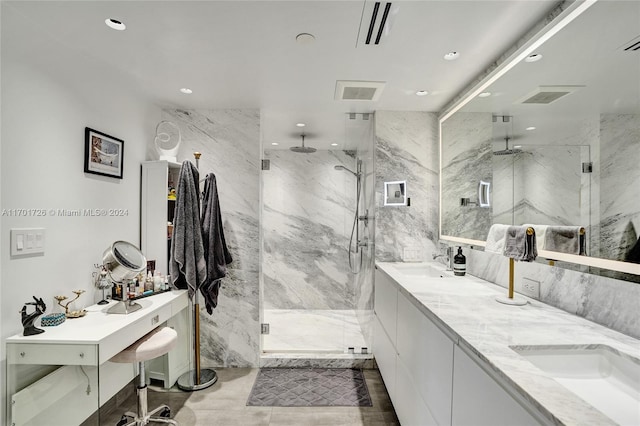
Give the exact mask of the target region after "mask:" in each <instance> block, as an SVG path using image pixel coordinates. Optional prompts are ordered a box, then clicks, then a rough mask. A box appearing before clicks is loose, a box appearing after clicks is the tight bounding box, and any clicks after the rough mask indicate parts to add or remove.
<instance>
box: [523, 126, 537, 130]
mask: <svg viewBox="0 0 640 426" xmlns="http://www.w3.org/2000/svg"><path fill="white" fill-rule="evenodd" d="M535 129H536V128H535V126H529V127H527V128H526V129H525V130H535Z"/></svg>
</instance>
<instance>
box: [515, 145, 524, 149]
mask: <svg viewBox="0 0 640 426" xmlns="http://www.w3.org/2000/svg"><path fill="white" fill-rule="evenodd" d="M513 147H514V148H516V149H518V148H522V145H514V146H513Z"/></svg>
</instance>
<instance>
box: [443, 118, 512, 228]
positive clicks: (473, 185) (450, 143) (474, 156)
mask: <svg viewBox="0 0 640 426" xmlns="http://www.w3.org/2000/svg"><path fill="white" fill-rule="evenodd" d="M442 133H443V140H446V147H444V148H443V152H442V193H443V194H444V196H443V198H442V233H443V234H444V235H451V236H456V237H465V238H472V239H478V240H483V239H485V237H486V235H487V233H488V232H489V227H490V226H491V223H492V218H493V215H494V213H493V212H494V211H496V208H495V206H496V205H497V206H498V209H497V211H506V210H507V209H506V205H507V204H508V202H509V201H510V200H506V199H505V197H503V196H502V195H501V192H500V187H499V185H498V184H499V183H502V181H498V180H496V179H494V178H493V168H492V164H493V155H492V135H493V121H492V116H491V114H490V113H465V112H459V113H456V114H455V115H454V116H452V117H451V118H450V119H448V120H447V121H446V122H445V123H444V124H443V127H442ZM481 180H482V181H484V182H489V183H491V199H492V203H491V204H492V206H491V207H490V208H481V207H479V206H477V205H474V204H470V205H468V206H464V207H463V206H461V205H460V199H461V198H469V199H470V201H471V202H472V203H477V201H478V185H479V183H480V181H481ZM509 194H510V192H505V195H509ZM510 207H511V205H509V208H510ZM509 223H510V222H509Z"/></svg>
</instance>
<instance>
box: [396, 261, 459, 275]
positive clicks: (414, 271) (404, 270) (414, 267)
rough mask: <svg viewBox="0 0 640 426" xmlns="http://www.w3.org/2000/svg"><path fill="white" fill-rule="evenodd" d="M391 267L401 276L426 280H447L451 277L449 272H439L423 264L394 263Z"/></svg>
mask: <svg viewBox="0 0 640 426" xmlns="http://www.w3.org/2000/svg"><path fill="white" fill-rule="evenodd" d="M393 266H394V267H395V268H396V269H397V270H398V272H400V273H401V274H403V275H411V276H422V277H428V278H448V277H450V276H451V274H450V273H449V272H445V271H440V270H438V269H437V268H434V267H433V266H430V265H427V264H424V263H396V264H394V265H393Z"/></svg>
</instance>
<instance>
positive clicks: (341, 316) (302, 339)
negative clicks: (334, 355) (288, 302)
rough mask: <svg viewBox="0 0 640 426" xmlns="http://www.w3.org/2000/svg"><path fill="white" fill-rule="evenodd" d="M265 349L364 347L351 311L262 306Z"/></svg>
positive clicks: (304, 350) (298, 350)
mask: <svg viewBox="0 0 640 426" xmlns="http://www.w3.org/2000/svg"><path fill="white" fill-rule="evenodd" d="M264 322H265V323H268V324H269V334H266V335H264V336H263V339H264V340H263V346H262V349H263V351H264V352H288V351H292V352H338V353H346V352H347V348H349V347H353V348H355V351H356V352H358V353H359V352H360V349H361V348H363V347H367V344H366V343H365V340H364V336H363V335H362V330H361V329H360V324H359V322H358V318H357V316H356V311H354V310H330V309H327V310H321V309H265V310H264Z"/></svg>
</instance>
